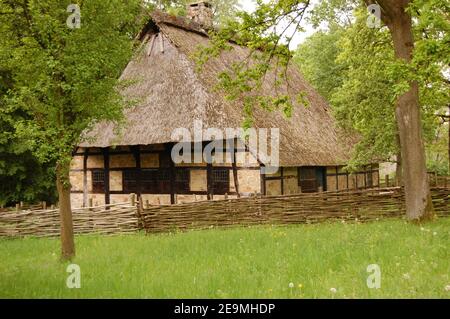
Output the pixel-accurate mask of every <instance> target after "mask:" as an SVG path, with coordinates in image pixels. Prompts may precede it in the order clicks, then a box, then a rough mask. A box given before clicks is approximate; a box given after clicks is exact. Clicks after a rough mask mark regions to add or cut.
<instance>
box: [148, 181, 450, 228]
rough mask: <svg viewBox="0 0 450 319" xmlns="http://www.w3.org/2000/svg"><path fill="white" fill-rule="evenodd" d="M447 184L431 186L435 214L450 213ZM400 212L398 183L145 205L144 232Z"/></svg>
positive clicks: (374, 216)
mask: <svg viewBox="0 0 450 319" xmlns="http://www.w3.org/2000/svg"><path fill="white" fill-rule="evenodd" d="M449 194H450V189H448V188H434V189H433V190H432V198H433V203H434V206H435V210H436V214H437V215H438V216H449V215H450V203H449V201H450V195H449ZM401 216H405V207H404V194H403V191H402V189H401V188H386V189H372V190H360V191H340V192H324V193H314V194H298V195H291V196H286V195H285V196H271V197H252V198H241V199H229V200H221V201H205V202H198V203H191V204H180V205H172V206H164V207H152V208H149V209H145V210H144V211H143V213H142V215H141V219H142V220H143V224H144V226H145V229H146V231H147V232H149V233H153V232H168V231H174V230H186V229H205V228H211V227H230V226H245V225H261V224H302V223H317V222H321V221H333V220H347V221H355V220H357V221H361V222H364V221H370V220H377V219H381V218H389V217H401Z"/></svg>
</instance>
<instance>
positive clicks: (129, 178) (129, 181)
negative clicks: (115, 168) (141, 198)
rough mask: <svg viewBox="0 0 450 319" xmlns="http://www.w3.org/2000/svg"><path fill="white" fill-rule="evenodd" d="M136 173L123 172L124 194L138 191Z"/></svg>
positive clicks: (131, 171)
mask: <svg viewBox="0 0 450 319" xmlns="http://www.w3.org/2000/svg"><path fill="white" fill-rule="evenodd" d="M137 177H138V176H137V172H136V171H134V170H126V171H123V174H122V185H123V190H124V192H126V193H136V192H137V191H138V182H137Z"/></svg>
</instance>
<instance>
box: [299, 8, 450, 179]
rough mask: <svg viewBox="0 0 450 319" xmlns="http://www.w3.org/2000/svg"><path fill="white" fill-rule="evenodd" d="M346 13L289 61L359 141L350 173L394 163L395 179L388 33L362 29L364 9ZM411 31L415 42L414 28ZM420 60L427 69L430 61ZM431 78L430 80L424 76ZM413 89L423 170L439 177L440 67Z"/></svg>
mask: <svg viewBox="0 0 450 319" xmlns="http://www.w3.org/2000/svg"><path fill="white" fill-rule="evenodd" d="M351 10H352V12H353V13H352V19H351V22H348V21H347V20H345V21H344V22H343V23H340V24H338V23H336V22H335V20H333V21H332V22H331V27H329V28H328V29H326V30H323V31H320V32H317V33H315V34H313V35H312V36H311V37H309V38H308V39H307V40H306V41H305V42H304V43H302V44H301V45H300V46H299V47H298V48H297V50H296V53H295V57H294V60H295V62H296V63H297V64H298V65H299V67H300V69H301V71H302V72H303V74H304V75H305V77H306V78H307V79H308V80H309V81H310V82H311V83H312V84H313V86H315V87H316V88H317V89H318V91H319V92H321V93H322V95H324V96H325V97H326V98H327V99H328V100H329V101H330V102H331V104H332V108H333V111H334V114H335V116H336V118H337V120H338V121H339V123H340V124H341V125H342V126H343V127H345V128H347V129H354V130H356V131H357V132H358V133H359V135H360V136H361V137H362V140H361V141H360V143H358V145H357V146H356V150H355V151H356V152H355V155H354V157H353V159H352V161H351V162H350V165H349V166H350V168H352V169H353V168H354V169H356V168H357V167H358V166H360V165H364V164H367V163H370V162H380V161H392V160H396V162H397V164H398V165H397V174H396V175H397V177H401V154H400V148H399V140H398V134H397V127H396V123H395V116H394V107H395V81H394V80H393V79H392V78H393V77H392V72H393V70H395V69H393V68H395V63H396V60H395V58H394V50H393V47H392V41H391V39H390V34H389V32H388V30H387V28H381V29H379V28H369V27H368V26H367V24H366V21H367V18H368V14H367V10H366V9H365V8H363V9H359V10H357V11H355V9H354V8H352V9H351ZM349 14H350V13H347V14H346V15H345V16H346V17H348V16H349ZM336 25H337V27H336ZM415 29H416V33H418V34H419V36H418V38H420V30H419V28H418V27H416V28H415ZM416 42H418V41H416ZM426 61H427V64H430V63H431V65H433V62H432V60H431V59H426ZM431 74H433V76H429V75H431ZM419 84H420V99H421V108H422V110H421V111H422V127H423V130H424V137H425V142H426V146H427V157H428V159H429V161H427V162H428V164H429V165H428V169H430V170H433V171H436V170H438V171H439V172H441V173H444V172H445V171H446V168H445V170H444V171H443V170H442V169H439V168H438V167H437V165H441V166H444V167H447V166H448V165H447V164H446V159H447V157H446V156H442V152H441V153H439V151H441V148H439V147H437V145H441V144H442V143H441V140H442V137H440V138H439V139H437V138H436V136H442V135H443V134H438V131H439V130H442V123H441V121H440V120H438V118H437V117H436V116H435V113H436V112H438V111H439V110H440V109H441V108H442V105H445V103H446V101H448V100H449V96H448V90H445V86H446V85H447V84H446V80H445V78H444V77H443V76H442V70H441V68H433V69H431V70H430V71H429V72H428V76H427V77H422V78H421V80H420V83H419ZM444 128H445V127H444ZM445 140H446V137H445ZM435 144H437V145H435ZM436 160H437V161H436Z"/></svg>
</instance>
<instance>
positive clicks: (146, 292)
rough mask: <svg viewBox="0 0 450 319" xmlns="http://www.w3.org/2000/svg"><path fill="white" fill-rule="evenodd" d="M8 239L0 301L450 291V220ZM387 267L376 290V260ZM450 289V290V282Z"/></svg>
mask: <svg viewBox="0 0 450 319" xmlns="http://www.w3.org/2000/svg"><path fill="white" fill-rule="evenodd" d="M76 247H77V257H76V258H75V260H74V261H73V262H74V263H76V264H78V265H79V266H80V267H81V288H80V289H68V288H67V287H66V278H67V276H68V275H69V274H68V273H67V272H66V267H67V265H68V263H62V262H60V261H59V249H60V248H59V241H58V239H37V238H25V239H1V240H0V298H432V297H436V298H449V297H450V291H448V290H450V289H449V288H450V287H448V286H449V285H450V258H449V257H450V255H449V248H450V219H449V218H446V219H440V220H437V221H435V222H433V223H430V224H426V225H424V226H422V227H421V226H417V225H411V224H408V223H406V222H404V221H402V220H389V221H380V222H374V223H369V224H343V223H326V224H317V225H299V226H290V227H275V226H273V227H271V226H267V227H253V228H236V229H228V230H223V229H211V230H206V231H191V232H186V233H174V234H161V235H147V236H146V235H145V234H135V235H129V236H111V237H103V236H78V237H77V238H76ZM370 264H378V265H379V266H380V268H381V288H380V289H369V288H368V287H367V284H366V280H367V277H368V276H369V275H370V273H368V272H367V266H368V265H370ZM446 287H447V288H446Z"/></svg>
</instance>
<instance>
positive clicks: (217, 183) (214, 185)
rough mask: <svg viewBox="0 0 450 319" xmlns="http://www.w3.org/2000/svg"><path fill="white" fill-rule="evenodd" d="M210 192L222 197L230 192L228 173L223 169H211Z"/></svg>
mask: <svg viewBox="0 0 450 319" xmlns="http://www.w3.org/2000/svg"><path fill="white" fill-rule="evenodd" d="M211 191H212V193H213V194H217V195H223V194H226V193H229V192H230V172H229V170H228V169H224V168H212V170H211Z"/></svg>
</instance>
